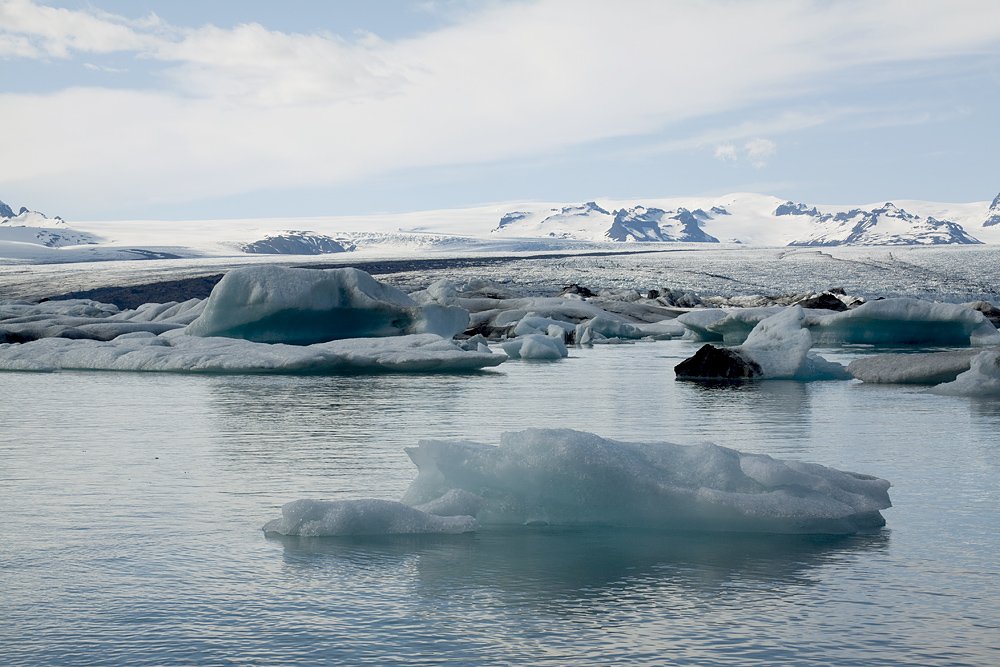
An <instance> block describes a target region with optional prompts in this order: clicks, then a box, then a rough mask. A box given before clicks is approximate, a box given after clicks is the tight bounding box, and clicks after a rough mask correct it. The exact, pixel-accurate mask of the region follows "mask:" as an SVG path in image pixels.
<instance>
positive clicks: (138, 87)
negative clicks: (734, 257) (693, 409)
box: [0, 0, 1000, 220]
mask: <svg viewBox="0 0 1000 667" xmlns="http://www.w3.org/2000/svg"><path fill="white" fill-rule="evenodd" d="M998 108H1000V2H996V1H995V0H956V1H954V2H947V3H945V2H930V1H927V2H921V1H915V0H905V1H904V0H866V1H864V2H861V1H854V0H850V1H847V0H844V1H835V0H823V1H813V2H810V1H807V0H759V1H755V0H748V1H745V2H733V1H731V0H718V1H713V0H697V1H695V0H684V1H671V0H615V1H613V2H612V1H610V0H609V1H606V2H587V1H585V0H535V1H520V2H500V1H491V0H464V1H460V0H452V1H445V2H416V1H410V0H382V1H379V0H369V1H368V2H363V1H357V2H355V1H348V0H344V1H339V2H329V1H327V2H324V1H321V0H288V1H286V2H282V3H276V2H263V1H260V0H233V1H226V0H211V1H205V0H202V1H201V2H187V1H185V0H171V1H169V2H167V1H159V0H129V1H125V0H91V1H90V2H80V1H77V0H61V1H51V2H45V1H43V0H38V1H37V2H32V1H31V0H0V128H2V136H3V139H2V141H0V199H2V200H3V201H5V202H7V203H8V204H11V205H12V206H14V207H15V208H17V207H20V206H22V205H23V206H28V207H29V208H31V209H37V210H41V211H43V212H45V213H47V214H48V215H61V216H62V217H64V218H66V219H67V220H73V219H76V220H94V219H133V218H134V219H200V218H201V219H203V218H237V217H280V216H310V215H360V214H365V213H375V212H406V211H415V210H426V209H435V208H455V207H464V206H471V205H475V204H481V203H488V202H502V201H520V200H542V201H565V202H579V201H585V200H590V199H594V198H600V197H608V198H615V199H633V198H656V197H671V196H685V195H721V194H725V193H729V192H741V191H751V192H761V193H765V194H772V195H775V196H778V197H783V198H787V199H793V200H796V201H802V202H805V203H809V204H844V203H857V204H863V203H873V202H877V201H880V200H882V201H886V200H893V199H926V200H933V201H942V202H968V201H982V200H988V199H992V198H993V197H994V196H995V195H996V194H997V192H998V191H1000V168H998V167H997V163H996V156H998V155H1000V126H998V123H997V120H998V113H997V109H998Z"/></svg>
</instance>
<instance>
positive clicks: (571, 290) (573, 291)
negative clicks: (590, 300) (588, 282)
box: [556, 283, 597, 297]
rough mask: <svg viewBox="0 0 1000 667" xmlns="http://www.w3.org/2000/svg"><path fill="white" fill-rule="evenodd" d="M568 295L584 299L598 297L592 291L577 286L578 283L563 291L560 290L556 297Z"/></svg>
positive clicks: (568, 286)
mask: <svg viewBox="0 0 1000 667" xmlns="http://www.w3.org/2000/svg"><path fill="white" fill-rule="evenodd" d="M567 294H579V295H580V296H584V297H591V296H597V295H596V294H595V293H594V292H592V291H591V290H589V289H587V288H586V287H583V286H582V285H577V284H576V283H573V284H572V285H567V286H566V287H563V288H562V289H561V290H559V293H558V294H556V296H565V295H567Z"/></svg>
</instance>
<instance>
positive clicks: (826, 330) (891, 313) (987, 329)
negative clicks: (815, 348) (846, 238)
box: [806, 297, 1000, 345]
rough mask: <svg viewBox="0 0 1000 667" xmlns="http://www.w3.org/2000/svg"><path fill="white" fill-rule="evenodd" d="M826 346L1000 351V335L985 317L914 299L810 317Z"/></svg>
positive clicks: (818, 339) (817, 338)
mask: <svg viewBox="0 0 1000 667" xmlns="http://www.w3.org/2000/svg"><path fill="white" fill-rule="evenodd" d="M806 325H807V326H808V327H809V329H810V330H811V331H812V334H813V340H814V341H815V342H816V343H817V344H822V345H842V344H858V343H862V344H870V345H997V344H1000V333H998V332H997V329H996V327H995V326H993V324H992V323H990V321H989V320H988V319H986V317H985V316H984V315H983V314H982V313H980V312H979V311H976V310H972V309H971V308H969V307H967V306H963V305H960V304H956V303H936V302H933V301H924V300H921V299H913V298H908V297H904V298H894V299H882V300H879V301H869V302H868V303H866V304H864V305H861V306H858V307H857V308H854V309H853V310H847V311H844V312H841V313H835V314H832V315H820V316H818V317H810V318H809V320H808V321H807V322H806Z"/></svg>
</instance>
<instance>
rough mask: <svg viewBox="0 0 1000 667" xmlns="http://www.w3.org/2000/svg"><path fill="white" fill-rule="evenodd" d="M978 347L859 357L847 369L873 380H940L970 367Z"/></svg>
mask: <svg viewBox="0 0 1000 667" xmlns="http://www.w3.org/2000/svg"><path fill="white" fill-rule="evenodd" d="M976 354H978V351H976V350H974V349H969V350H956V351H950V352H930V353H927V354H876V355H874V356H871V357H863V358H861V359H855V360H854V361H852V362H851V363H850V364H848V366H847V371H848V372H849V373H850V374H851V375H853V376H854V377H856V378H857V379H859V380H861V381H862V382H868V383H872V384H938V383H940V382H951V381H952V380H954V379H955V378H956V377H958V375H959V373H964V372H965V371H967V370H969V364H970V361H971V359H972V357H974V356H975V355H976Z"/></svg>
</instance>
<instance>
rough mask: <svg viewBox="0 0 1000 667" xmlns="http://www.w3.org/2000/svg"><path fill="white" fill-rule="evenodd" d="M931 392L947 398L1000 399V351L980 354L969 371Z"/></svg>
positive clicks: (987, 351)
mask: <svg viewBox="0 0 1000 667" xmlns="http://www.w3.org/2000/svg"><path fill="white" fill-rule="evenodd" d="M930 391H931V392H933V393H935V394H943V395H945V396H970V397H982V398H1000V351H997V350H985V351H983V352H980V353H979V354H977V355H976V356H974V357H973V358H972V361H971V363H970V367H969V370H967V371H965V372H964V373H962V374H961V375H959V376H958V377H957V378H955V380H954V381H953V382H946V383H944V384H939V385H937V386H936V387H932V388H931V389H930Z"/></svg>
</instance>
